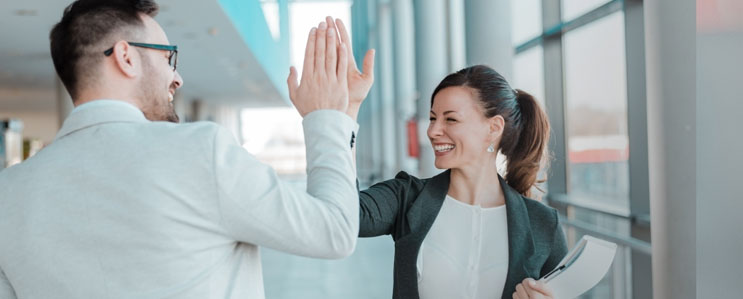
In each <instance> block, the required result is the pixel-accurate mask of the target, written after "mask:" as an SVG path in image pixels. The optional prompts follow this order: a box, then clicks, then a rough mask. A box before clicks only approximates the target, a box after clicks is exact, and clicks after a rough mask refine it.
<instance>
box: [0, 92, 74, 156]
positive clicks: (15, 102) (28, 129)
mask: <svg viewBox="0 0 743 299" xmlns="http://www.w3.org/2000/svg"><path fill="white" fill-rule="evenodd" d="M6 118H17V119H20V120H21V121H23V126H24V128H23V137H24V138H38V139H41V140H42V141H43V142H44V144H49V143H50V142H51V141H52V140H53V139H54V136H55V135H56V134H57V131H58V130H59V116H58V115H57V97H56V93H55V92H54V90H43V89H25V88H12V87H0V119H6Z"/></svg>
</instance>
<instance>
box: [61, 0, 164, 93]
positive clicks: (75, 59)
mask: <svg viewBox="0 0 743 299" xmlns="http://www.w3.org/2000/svg"><path fill="white" fill-rule="evenodd" d="M157 11H158V5H157V3H155V1H153V0H78V1H75V2H73V3H72V4H70V5H69V6H67V8H65V10H64V14H63V15H62V20H60V21H59V23H57V25H55V26H54V28H52V31H51V33H50V34H49V41H50V48H51V52H52V61H54V68H55V69H56V70H57V74H58V75H59V78H60V80H62V83H63V84H64V85H65V87H66V88H67V91H68V92H69V93H70V95H71V96H72V98H73V99H75V98H76V97H77V92H78V91H79V90H78V88H79V86H80V84H85V83H86V81H87V80H92V79H94V78H95V76H96V75H97V74H95V71H94V70H95V68H94V65H95V64H96V63H98V62H100V61H101V59H103V58H105V56H104V55H103V51H105V50H106V49H108V48H110V47H111V46H113V44H114V43H115V42H117V41H118V40H121V39H127V40H129V39H133V38H137V37H138V36H139V35H140V34H141V29H142V28H144V22H143V21H142V19H141V17H140V14H145V15H149V16H151V17H154V16H155V15H157Z"/></svg>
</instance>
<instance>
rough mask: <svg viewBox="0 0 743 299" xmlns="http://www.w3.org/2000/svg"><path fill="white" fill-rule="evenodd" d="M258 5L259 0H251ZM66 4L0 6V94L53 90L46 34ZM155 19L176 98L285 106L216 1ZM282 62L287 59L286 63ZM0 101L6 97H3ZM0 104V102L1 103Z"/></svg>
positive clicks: (163, 6)
mask: <svg viewBox="0 0 743 299" xmlns="http://www.w3.org/2000/svg"><path fill="white" fill-rule="evenodd" d="M254 1H258V0H254ZM70 2H71V1H59V0H25V1H1V2H0V28H3V29H1V30H0V41H2V42H1V43H0V91H2V90H12V89H24V90H37V91H38V90H45V91H53V90H55V88H56V87H55V80H56V79H55V76H56V75H55V72H54V67H53V65H52V60H51V57H50V54H49V40H48V36H49V30H50V29H51V28H52V26H53V25H54V24H55V23H56V22H58V21H59V19H60V18H61V16H62V11H63V10H64V8H65V7H66V6H67V5H68V4H69V3H70ZM158 3H159V4H160V13H159V14H158V16H157V17H156V18H155V19H156V20H157V21H158V22H159V23H160V25H161V26H162V27H163V29H164V30H165V32H166V33H167V34H168V39H169V40H170V42H171V43H173V44H177V45H178V50H179V52H178V54H179V56H178V72H179V73H180V74H181V76H182V77H183V79H184V83H185V84H184V86H183V87H182V88H181V89H179V92H178V95H177V99H185V100H194V99H199V100H203V101H206V102H213V103H224V104H229V105H237V106H242V107H270V106H286V105H288V102H287V99H284V97H283V96H282V95H281V93H280V92H279V91H278V90H277V88H285V87H283V86H279V87H277V86H276V85H275V84H273V83H272V82H271V80H270V79H269V77H268V75H267V73H266V70H264V69H263V67H262V66H261V65H260V64H259V63H258V61H257V60H256V58H255V56H254V55H253V52H252V51H251V50H250V48H249V47H248V46H247V45H246V43H245V42H244V40H243V38H241V36H240V34H239V33H238V32H237V30H236V29H235V28H234V26H233V24H232V23H231V22H230V19H229V18H228V17H227V16H226V15H225V13H224V11H223V10H222V8H221V6H220V5H219V3H217V0H203V1H194V0H190V1H175V0H161V1H158ZM286 59H287V60H288V59H289V57H287V58H286ZM0 98H7V95H6V96H5V97H0ZM0 104H1V103H0Z"/></svg>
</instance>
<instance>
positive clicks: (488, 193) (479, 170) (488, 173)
mask: <svg viewBox="0 0 743 299" xmlns="http://www.w3.org/2000/svg"><path fill="white" fill-rule="evenodd" d="M448 194H449V196H451V197H453V198H455V199H456V200H458V201H461V202H463V203H467V204H470V205H480V206H481V207H483V208H491V207H497V206H500V205H504V204H505V203H506V199H505V195H504V193H503V190H502V188H501V186H500V181H499V180H498V170H497V169H496V167H495V161H492V163H485V164H480V165H479V166H475V167H471V168H453V169H452V170H451V178H450V181H449V193H448Z"/></svg>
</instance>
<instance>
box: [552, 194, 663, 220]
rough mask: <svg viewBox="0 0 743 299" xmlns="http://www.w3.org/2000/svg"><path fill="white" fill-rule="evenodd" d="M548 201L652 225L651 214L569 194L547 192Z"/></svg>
mask: <svg viewBox="0 0 743 299" xmlns="http://www.w3.org/2000/svg"><path fill="white" fill-rule="evenodd" d="M546 198H547V202H548V203H549V204H550V205H552V204H553V203H556V204H561V205H567V206H572V207H576V208H579V209H583V210H587V211H591V212H596V213H600V214H604V215H607V216H612V217H616V218H621V219H627V220H629V221H630V223H632V224H637V225H640V226H645V227H649V226H650V215H649V214H641V213H630V212H629V210H627V209H620V208H612V207H607V206H603V205H599V204H593V203H591V202H588V201H579V200H575V199H571V198H570V196H569V195H567V194H552V193H550V194H547V197H546Z"/></svg>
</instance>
